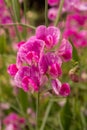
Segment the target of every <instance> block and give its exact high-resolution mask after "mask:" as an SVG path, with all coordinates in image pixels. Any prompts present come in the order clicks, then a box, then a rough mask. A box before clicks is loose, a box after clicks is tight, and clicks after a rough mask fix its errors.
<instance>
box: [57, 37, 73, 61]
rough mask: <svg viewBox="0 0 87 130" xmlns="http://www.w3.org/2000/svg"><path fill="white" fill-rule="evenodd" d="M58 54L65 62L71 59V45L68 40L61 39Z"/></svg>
mask: <svg viewBox="0 0 87 130" xmlns="http://www.w3.org/2000/svg"><path fill="white" fill-rule="evenodd" d="M58 54H59V56H61V57H62V58H63V60H64V61H65V62H67V61H69V60H71V58H72V45H71V44H70V43H69V41H68V40H66V39H63V40H62V43H61V45H60V48H59V50H58Z"/></svg>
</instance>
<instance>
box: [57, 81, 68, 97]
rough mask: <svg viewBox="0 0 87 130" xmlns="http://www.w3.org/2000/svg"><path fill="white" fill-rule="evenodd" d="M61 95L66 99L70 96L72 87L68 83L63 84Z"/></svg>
mask: <svg viewBox="0 0 87 130" xmlns="http://www.w3.org/2000/svg"><path fill="white" fill-rule="evenodd" d="M59 94H60V95H61V96H64V97H66V96H68V95H69V94H70V85H69V84H68V83H64V84H62V86H61V88H60V91H59Z"/></svg>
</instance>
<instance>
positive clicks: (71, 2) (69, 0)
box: [64, 0, 79, 11]
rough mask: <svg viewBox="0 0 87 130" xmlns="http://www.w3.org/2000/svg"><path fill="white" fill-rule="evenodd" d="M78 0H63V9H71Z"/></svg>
mask: <svg viewBox="0 0 87 130" xmlns="http://www.w3.org/2000/svg"><path fill="white" fill-rule="evenodd" d="M78 3H79V0H65V1H64V9H65V11H72V10H73V7H74V5H76V4H78Z"/></svg>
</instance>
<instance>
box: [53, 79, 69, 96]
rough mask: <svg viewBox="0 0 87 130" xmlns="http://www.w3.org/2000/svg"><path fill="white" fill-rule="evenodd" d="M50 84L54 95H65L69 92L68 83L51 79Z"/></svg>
mask: <svg viewBox="0 0 87 130" xmlns="http://www.w3.org/2000/svg"><path fill="white" fill-rule="evenodd" d="M51 85H52V89H53V91H54V93H55V94H56V95H61V96H64V97H66V96H68V95H69V94H70V85H69V84H68V83H64V84H61V82H60V81H59V80H58V79H52V81H51Z"/></svg>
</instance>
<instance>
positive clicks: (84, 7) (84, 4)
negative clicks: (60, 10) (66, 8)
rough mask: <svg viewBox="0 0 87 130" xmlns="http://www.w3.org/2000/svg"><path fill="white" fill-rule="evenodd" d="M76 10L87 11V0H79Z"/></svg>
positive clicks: (75, 6)
mask: <svg viewBox="0 0 87 130" xmlns="http://www.w3.org/2000/svg"><path fill="white" fill-rule="evenodd" d="M74 8H75V9H76V11H80V12H84V11H87V2H79V3H78V4H75V5H74Z"/></svg>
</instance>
